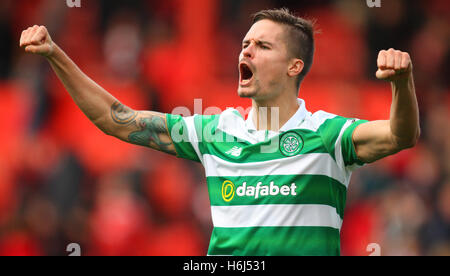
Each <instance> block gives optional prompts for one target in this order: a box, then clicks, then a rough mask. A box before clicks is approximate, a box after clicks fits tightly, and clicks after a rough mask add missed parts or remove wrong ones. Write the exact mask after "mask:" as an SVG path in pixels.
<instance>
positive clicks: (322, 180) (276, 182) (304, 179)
mask: <svg viewBox="0 0 450 276" xmlns="http://www.w3.org/2000/svg"><path fill="white" fill-rule="evenodd" d="M206 181H207V183H208V192H209V198H210V202H211V205H212V206H228V205H257V204H323V205H328V206H332V207H334V208H336V212H337V213H338V214H339V216H340V217H341V219H343V218H344V208H345V200H346V194H347V193H346V192H347V189H346V187H345V186H344V185H343V184H341V183H340V182H339V181H337V180H335V179H333V178H330V177H328V176H324V175H267V176H240V177H216V176H214V177H211V176H210V177H207V178H206ZM225 181H231V182H232V183H233V185H234V196H233V197H232V194H233V192H232V191H231V189H232V188H231V185H228V187H224V196H222V187H223V186H227V185H226V184H227V183H228V182H227V183H226V184H225V185H224V182H225ZM271 181H273V186H277V187H278V189H281V186H283V185H287V186H288V188H289V195H282V194H281V192H279V193H278V195H270V193H269V195H266V196H264V195H261V192H262V189H261V188H260V189H259V196H258V198H256V197H255V196H239V195H238V194H237V189H238V188H239V187H241V186H243V183H244V182H246V187H249V186H251V187H255V189H254V191H255V193H254V194H255V195H256V185H257V183H258V182H262V183H261V184H260V187H262V186H268V190H269V192H270V182H271ZM292 183H295V185H296V189H295V193H296V195H292V194H291V190H290V188H291V185H292ZM285 189H286V190H287V188H285ZM231 197H232V199H231ZM226 200H229V201H226Z"/></svg>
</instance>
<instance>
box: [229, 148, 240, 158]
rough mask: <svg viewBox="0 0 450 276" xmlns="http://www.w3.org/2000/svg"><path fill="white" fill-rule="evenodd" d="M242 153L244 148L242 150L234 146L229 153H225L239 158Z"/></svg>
mask: <svg viewBox="0 0 450 276" xmlns="http://www.w3.org/2000/svg"><path fill="white" fill-rule="evenodd" d="M241 152H242V148H240V147H238V146H234V147H232V148H231V149H230V150H229V151H227V152H225V153H226V154H229V155H233V156H236V157H238V156H239V155H241Z"/></svg>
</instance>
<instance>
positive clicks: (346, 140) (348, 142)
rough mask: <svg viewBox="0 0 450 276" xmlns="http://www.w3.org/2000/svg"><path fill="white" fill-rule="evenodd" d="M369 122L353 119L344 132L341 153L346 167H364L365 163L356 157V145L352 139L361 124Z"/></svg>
mask: <svg viewBox="0 0 450 276" xmlns="http://www.w3.org/2000/svg"><path fill="white" fill-rule="evenodd" d="M367 122H368V121H367V120H359V119H351V120H350V125H348V126H347V127H346V128H345V129H344V130H343V134H342V139H341V151H342V158H343V161H344V165H345V166H352V165H354V164H357V165H358V166H362V165H364V163H363V162H362V161H361V160H359V159H358V156H356V150H355V145H354V143H353V138H352V137H353V132H354V131H355V128H356V127H357V126H359V125H360V124H364V123H367Z"/></svg>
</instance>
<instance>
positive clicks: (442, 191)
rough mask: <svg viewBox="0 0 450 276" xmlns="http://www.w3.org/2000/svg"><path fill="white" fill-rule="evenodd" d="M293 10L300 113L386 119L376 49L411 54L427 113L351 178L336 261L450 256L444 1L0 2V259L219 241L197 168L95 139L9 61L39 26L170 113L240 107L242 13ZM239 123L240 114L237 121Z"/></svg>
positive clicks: (147, 250) (50, 89)
mask: <svg viewBox="0 0 450 276" xmlns="http://www.w3.org/2000/svg"><path fill="white" fill-rule="evenodd" d="M278 7H288V8H289V9H290V10H292V11H294V12H296V13H297V14H298V15H301V16H306V17H308V18H315V19H316V20H317V25H316V28H317V30H318V32H317V33H316V35H315V39H316V52H315V58H314V63H313V66H312V69H311V72H310V73H309V75H308V76H307V77H306V78H305V80H304V82H303V84H302V86H301V88H300V94H299V97H301V98H303V99H305V100H306V105H307V108H308V110H310V111H317V110H326V111H328V112H331V113H335V114H339V115H342V116H346V117H357V118H362V119H368V120H377V119H388V118H389V110H390V103H391V87H390V84H389V83H386V82H381V81H377V80H376V79H375V71H376V69H377V68H376V57H377V54H378V51H379V50H381V49H388V48H391V47H393V48H396V49H401V50H403V51H408V52H409V53H410V55H411V57H412V60H413V64H414V77H415V84H416V91H417V97H418V101H419V106H420V117H421V129H422V135H421V138H420V142H419V143H418V145H417V146H416V147H414V148H412V149H409V150H405V151H403V152H401V153H399V154H397V155H395V156H391V157H388V158H385V159H383V160H381V161H378V162H375V163H373V164H369V165H366V166H365V167H363V168H361V169H359V170H357V171H356V172H355V173H354V174H353V178H352V181H351V183H350V187H349V191H348V195H347V205H346V211H345V217H344V225H343V228H342V231H341V236H342V244H341V254H342V255H369V254H370V252H368V251H367V250H366V249H367V245H368V244H370V243H378V244H379V245H380V248H381V254H382V255H450V139H449V137H450V128H449V125H450V124H449V119H450V114H449V113H450V93H449V92H450V86H449V76H450V66H449V63H450V51H449V49H450V48H449V42H450V28H449V18H450V5H449V3H448V1H447V0H432V1H425V0H423V1H401V0H389V1H387V0H381V7H380V8H369V7H368V6H367V5H366V1H365V0H335V1H332V0H317V1H306V0H285V1H276V0H245V1H244V0H167V1H144V0H128V1H112V0H98V1H97V0H81V7H80V8H76V7H75V8H69V7H68V6H67V5H66V1H65V0H34V1H28V0H2V1H0V114H1V116H0V255H68V254H69V253H68V252H66V246H67V245H68V244H69V243H78V244H80V246H81V254H82V255H206V252H207V247H208V243H209V237H210V234H211V230H212V222H211V217H210V207H209V199H208V194H207V190H206V182H205V181H206V180H205V176H204V173H203V168H202V167H201V165H200V164H197V163H194V162H191V161H186V160H182V159H178V158H175V157H172V156H168V155H167V156H166V155H165V154H163V153H159V152H156V151H153V150H150V149H147V148H144V147H138V146H134V145H130V144H126V143H124V142H122V141H119V140H116V139H115V138H113V137H110V136H107V135H105V134H103V133H102V132H101V131H100V130H99V129H97V128H96V127H95V126H94V125H93V124H92V123H91V122H90V121H89V120H88V119H87V118H86V117H85V116H84V115H83V114H82V112H81V111H80V110H79V109H78V107H77V106H76V105H75V104H74V102H73V101H72V99H71V98H70V96H69V94H68V93H67V92H66V91H65V90H64V88H63V86H62V85H61V83H60V82H59V81H58V79H57V78H56V76H55V75H54V73H53V72H52V71H51V68H50V66H49V65H48V63H47V62H46V60H45V59H44V58H42V57H39V56H33V55H30V54H24V53H23V51H22V50H21V49H20V48H19V47H18V45H19V37H20V34H21V32H22V30H23V29H26V28H27V27H29V26H32V25H34V24H38V25H45V26H46V27H47V28H48V29H49V31H50V34H51V36H52V38H53V40H54V41H55V42H56V43H57V44H58V45H59V46H60V47H61V48H62V49H63V50H64V51H65V52H66V53H67V54H68V55H69V56H70V57H71V58H72V59H73V60H74V61H75V62H76V63H77V64H78V66H79V67H80V68H81V69H82V70H83V71H84V72H85V73H86V74H87V75H88V76H90V77H91V78H92V79H94V80H95V81H96V82H98V83H99V84H100V85H101V86H103V87H104V88H105V89H106V90H108V91H109V92H110V93H111V94H113V95H114V96H115V97H117V98H118V99H119V100H121V101H122V102H123V103H124V104H126V105H128V106H130V107H132V108H135V109H139V110H155V111H160V112H171V111H172V110H173V108H175V107H177V106H186V107H188V108H189V109H190V110H191V112H193V106H194V99H201V100H202V106H203V109H205V108H207V107H211V106H216V107H219V108H221V109H222V110H224V109H225V108H226V107H244V108H245V107H248V106H250V104H251V102H250V100H248V99H240V98H239V97H238V96H237V94H236V89H237V85H238V84H237V83H238V69H237V62H238V55H239V52H240V47H241V41H242V38H243V37H244V35H245V33H246V32H247V31H248V29H249V27H250V24H251V19H250V15H251V14H252V13H254V12H257V11H259V10H261V9H265V8H278ZM244 115H245V114H244Z"/></svg>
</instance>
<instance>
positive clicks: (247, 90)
mask: <svg viewBox="0 0 450 276" xmlns="http://www.w3.org/2000/svg"><path fill="white" fill-rule="evenodd" d="M237 92H238V95H239V97H241V98H252V97H254V96H256V89H255V88H252V87H242V86H239V87H238V90H237Z"/></svg>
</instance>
